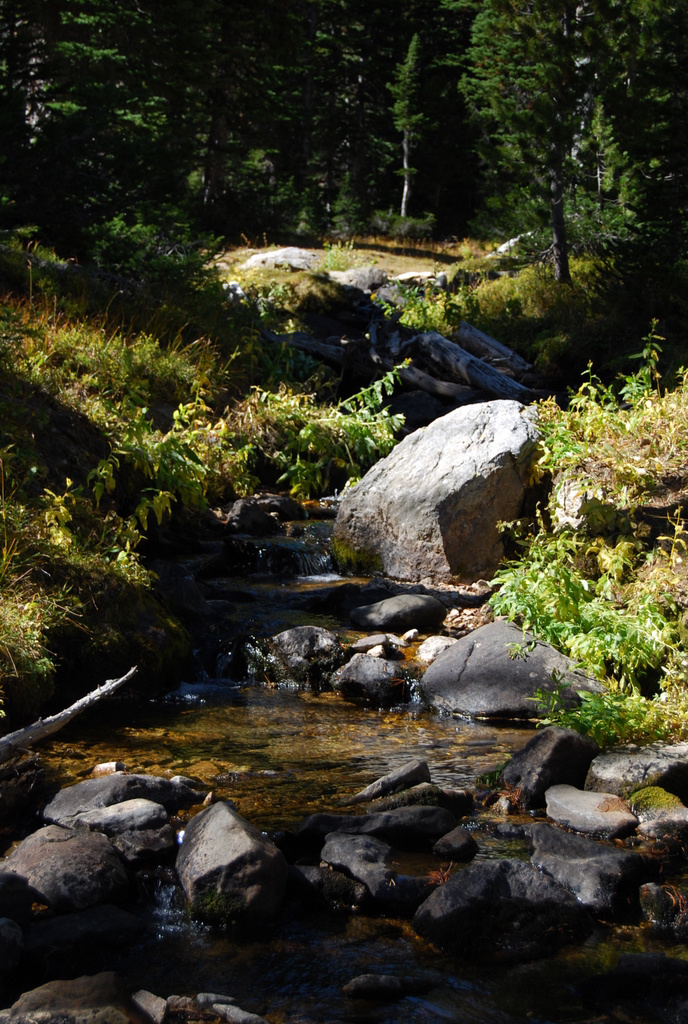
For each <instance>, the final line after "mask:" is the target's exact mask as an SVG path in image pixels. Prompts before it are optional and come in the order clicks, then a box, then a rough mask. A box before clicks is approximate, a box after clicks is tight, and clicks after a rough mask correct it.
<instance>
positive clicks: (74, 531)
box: [0, 243, 688, 742]
mask: <svg viewBox="0 0 688 1024" xmlns="http://www.w3.org/2000/svg"><path fill="white" fill-rule="evenodd" d="M465 251H466V252H467V257H466V258H467V259H470V260H473V261H475V260H476V258H479V259H482V258H483V257H476V256H475V255H474V254H470V255H469V254H468V245H466V250H465ZM360 253H361V250H357V249H355V248H354V247H353V246H352V247H350V249H349V258H350V259H352V260H353V261H354V262H358V261H359V258H360ZM24 258H25V249H24V248H23V247H22V246H21V245H19V244H18V243H16V244H15V246H14V247H9V248H8V249H7V250H6V251H5V252H4V254H3V255H2V257H1V262H2V268H3V274H4V278H5V281H6V282H7V281H8V279H9V278H10V277H12V275H14V278H13V281H12V289H11V290H9V289H8V290H6V294H5V296H4V299H3V301H2V320H1V331H0V413H1V415H0V472H1V477H0V483H1V493H0V526H1V528H2V536H1V538H0V540H1V541H2V547H1V554H2V558H1V561H0V585H1V586H2V591H3V601H2V605H0V608H1V611H0V652H1V662H2V679H1V682H2V686H3V689H4V694H5V698H6V701H7V706H8V709H9V710H10V711H11V713H12V715H13V717H15V718H17V717H18V718H22V717H26V716H27V715H30V714H35V713H36V712H37V711H38V710H39V709H40V708H41V707H43V706H44V705H45V704H46V702H48V703H49V700H50V697H51V695H52V693H53V690H54V685H55V680H56V679H57V680H58V685H59V686H60V687H61V686H63V685H64V684H63V683H62V680H63V678H64V676H65V670H66V669H68V670H69V671H71V672H74V673H76V674H79V673H84V672H92V671H96V670H98V671H101V670H102V669H103V668H104V666H105V665H107V666H108V669H109V666H112V671H118V670H119V666H120V664H122V663H123V662H124V661H126V659H127V658H128V657H129V656H130V655H133V649H134V648H133V645H135V644H140V645H141V650H139V651H137V655H136V657H138V659H139V660H140V659H141V657H143V659H144V664H146V659H147V666H148V667H149V668H151V669H156V668H157V669H158V670H159V669H160V667H161V661H162V660H164V659H163V655H162V653H161V652H160V650H158V649H156V646H155V644H154V643H151V637H150V632H151V631H150V630H146V628H145V627H143V626H142V622H145V621H146V620H148V621H150V618H151V616H153V618H154V619H156V625H155V628H156V629H159V630H160V631H161V632H162V633H163V634H164V635H165V636H166V638H167V640H166V643H168V642H169V641H170V638H171V640H172V644H171V646H170V648H169V650H170V651H171V652H173V653H174V656H175V657H177V658H178V657H179V653H180V651H181V650H182V649H183V644H184V639H183V628H182V627H181V626H180V625H179V624H178V623H176V622H175V621H174V620H173V619H172V617H171V616H167V615H166V614H165V613H164V611H163V609H162V607H161V606H160V605H158V604H157V603H156V602H155V601H153V600H152V599H151V598H152V594H153V589H154V582H155V581H154V576H153V575H152V574H151V572H150V571H149V569H147V568H146V565H147V564H148V562H149V559H150V556H151V555H155V551H156V542H157V539H158V537H159V534H160V528H161V527H163V526H164V528H165V529H166V530H168V531H169V529H170V528H172V529H174V528H175V524H176V526H181V524H182V523H183V522H184V520H185V518H186V517H188V516H197V515H200V514H201V513H202V510H203V509H205V508H208V507H209V506H210V507H211V506H217V505H220V504H222V503H223V502H226V501H228V500H230V499H231V498H233V497H234V496H237V495H242V494H248V493H251V492H252V491H253V489H254V488H255V487H256V486H258V485H260V484H270V485H273V486H275V485H277V486H280V487H282V488H284V489H288V490H291V491H292V493H294V494H295V495H297V496H301V497H309V496H320V495H322V494H324V493H326V492H328V490H331V488H332V484H333V481H335V482H337V483H338V484H339V485H340V486H341V485H343V483H345V482H346V480H347V479H351V478H354V479H355V478H356V477H357V476H358V475H360V474H361V473H362V472H364V471H365V469H366V468H367V467H368V466H369V465H371V464H372V462H373V461H375V459H376V458H378V457H379V456H380V455H381V454H383V453H384V452H385V450H389V448H390V447H391V446H392V445H393V444H394V443H395V438H396V436H398V435H397V434H396V433H395V432H396V431H397V430H398V428H399V426H400V421H399V419H398V418H396V417H392V416H390V415H389V414H388V412H387V410H386V408H385V405H384V402H385V399H386V397H387V392H388V391H391V390H392V388H393V387H394V383H395V381H394V375H393V374H391V375H388V376H387V377H386V378H384V379H381V380H379V381H378V382H377V383H376V384H375V385H374V386H373V387H371V388H368V389H365V390H364V391H363V392H361V393H359V394H357V395H355V396H350V397H349V398H347V399H344V400H342V399H338V398H337V397H336V395H335V388H334V381H333V379H332V373H331V371H329V372H328V371H327V370H326V369H325V368H324V367H323V366H322V365H320V364H318V363H316V362H315V361H314V360H312V359H311V358H310V357H307V356H304V355H303V354H299V353H296V352H295V351H294V350H290V349H288V348H286V347H285V346H276V345H274V344H273V343H270V342H267V341H265V340H264V339H262V337H261V333H260V331H261V328H262V327H263V326H264V325H265V324H266V323H268V324H269V325H270V326H271V327H275V326H278V327H284V326H285V325H291V326H292V327H294V326H298V317H299V302H300V297H302V296H303V295H304V294H306V293H307V291H308V288H307V281H306V279H307V275H305V274H304V275H302V276H301V280H300V281H299V282H297V281H296V280H295V279H294V278H295V276H294V275H291V279H290V280H288V281H285V282H283V283H282V284H280V280H279V278H280V274H279V272H277V271H275V272H273V273H274V275H275V280H274V281H273V285H272V287H271V288H266V285H265V281H264V280H263V279H262V278H259V279H256V280H251V277H250V275H247V276H246V279H245V280H244V281H243V282H242V283H243V285H244V287H245V289H246V291H247V295H248V300H247V301H246V302H245V303H243V304H242V305H240V306H231V305H228V304H227V302H226V301H225V298H224V296H223V293H222V289H221V287H220V285H219V283H218V281H217V279H216V278H215V277H214V276H213V275H212V274H208V275H207V276H205V275H202V276H201V277H200V278H199V279H198V281H197V282H196V283H195V284H194V285H193V286H189V290H188V293H187V300H184V299H183V298H182V297H181V293H178V296H177V298H178V302H179V304H178V306H175V304H174V303H166V304H162V305H161V304H160V303H159V301H158V300H156V299H154V298H153V297H151V296H148V298H147V299H146V300H145V301H144V299H143V297H142V295H141V294H139V295H135V296H134V298H133V299H129V298H127V297H126V296H124V297H123V296H122V294H118V293H115V295H114V297H113V296H110V299H109V300H108V302H109V305H108V302H103V301H101V309H100V311H99V312H96V309H97V306H98V302H97V292H98V289H99V288H100V287H101V286H100V284H99V283H98V281H97V280H96V281H94V282H89V281H88V280H87V279H83V280H81V279H80V281H79V285H78V287H75V285H74V284H73V282H71V280H70V282H69V287H67V288H65V287H64V285H63V284H62V283H61V282H62V281H63V279H64V276H63V275H64V267H63V265H62V264H60V263H59V261H56V260H54V258H53V259H50V258H48V255H47V254H44V256H42V257H41V259H42V260H43V261H44V263H43V264H42V267H41V269H40V270H39V271H37V270H36V269H33V270H31V271H30V270H29V268H28V267H26V266H25V265H24V267H23V268H21V267H20V265H19V264H20V261H23V260H24ZM228 258H229V257H228ZM457 263H458V266H459V267H460V266H461V262H460V261H457ZM235 273H236V271H235ZM22 274H23V279H22V277H21V275H22ZM511 275H513V276H511ZM6 288H7V285H6ZM517 290H518V292H519V293H520V296H521V298H520V299H519V307H518V316H519V317H520V318H521V321H522V323H521V328H520V332H521V333H524V328H525V325H527V324H528V323H530V326H531V340H532V336H533V335H536V334H539V335H540V336H542V330H543V328H542V324H543V321H546V322H547V323H548V324H549V325H550V328H551V329H552V330H553V332H554V335H555V336H558V337H561V336H563V334H564V332H565V331H566V330H567V329H568V326H569V325H570V323H571V319H572V318H571V309H572V306H573V305H574V304H575V303H578V307H577V308H578V315H579V319H580V318H581V317H582V314H583V312H584V309H585V307H587V308H588V322H590V323H591V324H594V318H595V315H596V313H595V308H594V302H592V301H591V299H590V297H589V296H586V297H585V298H584V300H580V302H579V300H578V299H577V298H576V297H575V296H574V297H573V298H572V299H569V300H568V301H567V302H564V303H557V302H556V301H555V302H553V303H552V305H551V307H548V304H547V296H548V295H553V296H554V297H555V299H556V297H557V294H558V293H557V292H556V291H554V292H553V291H551V277H550V278H549V280H548V277H547V272H546V271H543V270H541V271H539V272H537V273H535V272H534V271H533V270H532V269H530V268H526V269H525V270H524V271H522V272H521V273H520V274H518V273H517V272H516V271H514V270H513V269H512V271H511V274H510V275H504V276H502V277H500V278H498V279H492V278H490V277H484V278H482V277H480V276H478V277H476V280H475V283H474V284H473V285H472V286H470V287H469V286H464V287H462V288H460V289H459V290H458V291H457V292H456V293H443V292H440V293H431V292H426V291H424V290H423V289H417V290H416V291H415V292H414V293H410V294H409V302H408V304H407V306H406V308H405V310H404V313H403V317H402V320H405V321H406V322H407V323H408V324H409V325H410V326H423V327H430V326H432V328H433V329H438V330H443V331H445V332H447V333H450V332H451V330H452V325H453V323H454V320H455V318H456V317H457V316H458V317H459V318H462V317H463V316H464V315H472V317H473V318H474V319H477V320H478V321H479V322H480V323H482V324H484V325H488V324H489V325H490V326H491V327H492V329H493V330H494V327H495V325H496V324H499V323H500V322H504V321H506V320H507V319H508V318H509V317H511V318H512V319H513V317H514V315H515V306H514V295H515V292H516V291H517ZM316 291H317V289H316ZM500 295H501V300H502V301H501V308H500V305H499V296H500ZM276 300H277V301H276ZM146 302H148V303H149V305H148V308H147V309H146ZM583 303H584V304H585V306H584V305H583ZM287 304H288V305H291V306H293V308H288V305H287ZM127 317H128V318H129V319H127ZM657 332H658V328H657V325H656V324H652V325H651V327H650V329H649V332H648V334H647V335H646V336H645V338H644V339H639V340H638V342H637V345H636V347H637V349H638V351H637V353H635V355H637V357H638V358H637V359H636V360H633V359H629V360H627V362H626V366H627V370H626V372H625V373H624V374H623V375H620V376H617V377H616V378H613V379H612V380H611V381H610V382H609V383H605V382H603V381H602V380H601V379H600V378H599V377H597V376H596V375H595V373H594V372H593V370H592V369H590V370H589V371H588V372H587V373H586V375H585V379H584V382H583V384H582V385H581V387H580V388H579V389H578V390H577V391H575V392H574V393H572V394H571V396H570V399H569V401H568V407H567V408H566V409H562V408H561V407H560V405H558V404H557V403H556V402H555V401H554V400H553V399H550V400H548V401H546V402H542V403H540V407H539V417H540V423H541V427H542V432H543V440H542V455H541V459H540V464H539V473H540V475H541V477H542V479H543V480H545V481H550V482H551V483H550V486H551V490H552V495H553V497H552V499H551V500H550V502H549V503H548V504H546V505H543V506H541V508H540V509H539V512H538V515H537V516H536V518H535V519H533V520H524V521H523V522H519V523H513V524H505V530H508V531H509V534H510V537H511V544H512V551H513V554H514V557H513V559H512V560H511V561H510V562H509V563H508V564H506V565H505V566H504V567H503V569H502V570H501V571H500V572H499V573H498V574H497V577H496V580H495V581H494V582H495V585H496V592H495V595H494V597H493V599H492V602H493V607H494V610H495V612H496V613H498V614H504V615H507V616H508V617H509V618H511V619H514V620H516V621H517V622H519V623H521V624H522V625H523V626H524V628H528V629H530V630H532V631H533V632H534V633H535V634H536V635H537V636H539V637H541V638H543V639H545V640H547V641H549V642H551V643H553V644H555V646H557V647H558V648H559V649H561V650H564V651H565V652H566V653H568V654H570V656H571V657H573V658H574V659H575V660H576V661H578V662H579V663H580V664H581V665H582V666H583V667H584V668H586V669H587V670H588V671H590V672H592V673H594V674H595V675H597V676H598V677H599V678H601V679H604V680H605V681H606V682H607V684H608V688H609V689H608V693H606V694H605V695H603V697H602V698H597V697H591V698H589V699H588V698H586V700H585V701H584V705H583V708H582V710H581V712H578V713H573V712H570V711H568V710H567V709H565V708H564V706H563V705H560V703H559V702H557V700H556V699H554V701H550V703H549V705H548V706H547V712H548V715H549V718H550V719H551V720H552V721H561V722H564V723H566V724H568V725H573V726H574V727H578V728H581V729H583V730H585V731H588V732H592V733H593V735H595V736H596V738H598V739H600V740H604V742H613V741H614V740H618V739H631V738H641V737H646V738H647V737H651V736H669V735H671V736H674V737H676V736H683V735H684V733H685V725H684V722H685V721H686V719H687V714H686V713H687V712H688V700H687V699H686V689H685V686H686V678H687V676H686V673H687V669H688V665H687V664H686V657H685V650H684V641H685V632H686V625H685V618H686V612H687V609H688V576H687V574H686V564H688V563H687V557H688V553H687V552H686V538H685V536H684V532H683V521H682V511H681V510H682V505H681V501H682V495H683V493H684V491H685V489H686V486H687V484H688V470H687V468H686V467H687V466H688V434H687V433H686V429H685V423H686V422H687V418H686V415H685V413H686V404H687V403H688V392H687V390H686V381H685V378H684V377H683V376H681V375H679V376H674V377H673V378H671V379H670V381H669V382H668V384H667V386H665V383H664V380H663V378H662V376H661V370H660V367H661V365H662V362H661V361H662V358H663V355H664V353H663V351H662V345H663V343H664V339H663V338H661V337H660V336H659V335H658V333H657ZM522 347H523V349H524V350H528V343H527V342H526V344H525V345H524V346H522ZM571 491H573V509H574V511H573V513H572V512H571V510H570V509H567V506H566V503H565V501H564V497H565V496H566V495H569V498H567V499H566V500H568V501H570V500H571V498H570V492H571ZM561 496H564V497H561ZM558 502H559V503H560V504H561V506H562V509H563V511H562V510H559V509H558ZM567 515H568V516H569V517H570V516H571V515H572V516H573V518H572V519H570V521H567Z"/></svg>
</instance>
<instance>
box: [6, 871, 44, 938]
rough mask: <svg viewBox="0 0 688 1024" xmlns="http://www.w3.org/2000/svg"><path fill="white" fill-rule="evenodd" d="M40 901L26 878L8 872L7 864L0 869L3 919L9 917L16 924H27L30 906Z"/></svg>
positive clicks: (29, 917)
mask: <svg viewBox="0 0 688 1024" xmlns="http://www.w3.org/2000/svg"><path fill="white" fill-rule="evenodd" d="M39 899H40V897H39V895H38V893H37V892H36V890H35V889H33V888H32V887H31V886H30V885H29V883H28V881H27V879H26V878H24V876H23V875H21V874H15V872H14V871H11V870H8V868H7V862H5V865H4V866H3V867H2V869H0V908H1V910H2V914H3V916H4V917H11V918H12V920H13V921H16V922H17V924H22V925H23V924H28V922H29V921H30V920H31V905H32V904H33V903H34V902H38V901H39Z"/></svg>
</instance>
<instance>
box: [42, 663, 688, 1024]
mask: <svg viewBox="0 0 688 1024" xmlns="http://www.w3.org/2000/svg"><path fill="white" fill-rule="evenodd" d="M530 735H532V733H531V732H530V731H528V730H524V729H521V728H495V727H492V726H488V725H484V724H480V723H469V722H464V721H461V720H457V719H453V718H450V717H442V716H438V715H435V714H431V713H428V712H427V711H423V710H421V709H420V708H419V707H410V708H404V709H400V710H392V711H377V710H371V709H366V708H361V707H358V706H354V705H352V704H347V703H346V702H345V701H343V700H342V699H341V698H339V697H338V696H336V695H334V694H330V693H326V694H321V695H316V694H313V693H307V692H296V691H290V690H281V689H272V688H268V687H263V686H255V685H254V686H251V687H239V686H236V685H234V686H232V685H231V684H230V683H229V681H225V685H224V692H220V693H218V692H215V693H214V694H213V696H212V699H210V698H209V697H207V696H206V697H205V698H199V697H196V698H194V699H189V698H188V697H187V698H181V697H180V698H179V699H177V700H174V701H169V702H167V703H164V704H162V705H161V704H149V705H146V706H143V707H141V706H137V707H135V708H134V707H131V706H127V705H126V704H111V705H110V706H109V707H108V709H107V714H104V713H103V712H102V711H101V712H100V713H98V712H94V713H93V714H92V715H91V716H90V717H89V718H88V719H83V718H82V719H81V721H80V722H79V721H78V720H77V721H75V722H74V723H72V724H70V726H68V727H67V729H65V730H63V731H62V732H61V733H59V734H58V736H57V737H56V738H55V739H54V740H53V742H52V743H50V744H48V745H46V758H47V761H48V763H49V765H50V768H51V770H52V772H53V773H54V774H55V776H56V778H57V779H59V780H60V781H61V782H62V783H64V784H68V783H70V782H74V781H76V780H77V778H79V777H82V776H85V775H86V774H87V773H88V772H90V769H91V767H92V766H93V765H94V764H96V763H98V762H100V761H110V760H117V759H118V760H122V761H124V763H125V764H126V765H127V767H128V768H129V770H130V771H143V772H154V773H173V774H176V773H181V774H186V775H190V776H193V777H195V778H199V779H201V780H203V781H204V782H205V783H207V784H208V785H209V786H211V787H212V789H213V791H214V792H215V794H216V795H217V796H218V797H220V798H230V799H232V800H234V801H235V803H236V805H237V807H238V809H239V811H240V812H241V813H242V814H243V815H244V816H245V817H246V818H248V819H249V820H250V821H252V822H254V823H255V824H256V825H258V826H259V827H260V828H262V829H264V830H266V831H272V830H278V829H285V828H286V829H290V828H293V827H294V826H295V825H297V824H298V823H299V822H300V821H301V820H302V819H303V818H304V817H305V816H306V815H307V814H309V813H314V812H316V811H322V810H327V811H329V810H337V809H338V807H339V805H341V804H342V802H345V801H346V799H347V797H349V796H351V795H352V794H353V793H355V792H357V791H358V790H360V789H362V788H363V787H364V786H366V785H368V784H369V783H370V782H371V781H373V780H374V779H375V778H378V777H379V776H381V775H383V774H386V773H387V772H389V771H391V770H393V769H394V768H396V767H399V766H400V765H402V764H404V763H405V762H406V761H408V760H410V759H412V758H415V757H422V758H423V759H425V760H426V761H427V762H428V765H429V767H430V770H431V775H432V778H433V781H435V782H437V783H438V784H440V785H442V786H448V787H454V788H463V787H466V786H468V787H473V786H474V785H475V780H476V777H477V776H478V775H479V774H480V773H482V772H484V771H489V770H491V769H493V768H495V767H496V766H498V765H499V764H501V763H503V761H504V760H505V759H506V758H507V757H508V756H509V754H510V753H511V752H513V751H514V750H515V749H518V748H519V747H521V746H522V745H523V743H524V742H525V741H526V740H527V739H528V738H529V736H530ZM510 820H511V819H510ZM183 824H184V821H183V820H180V822H179V825H180V827H183ZM467 824H469V826H470V827H472V828H474V829H475V834H476V837H477V839H478V842H479V844H480V854H479V856H481V857H493V856H519V855H520V856H527V848H526V844H525V843H524V842H519V841H511V842H509V841H505V840H500V839H495V838H494V837H492V836H491V835H490V834H489V830H488V829H487V827H486V824H485V822H484V821H483V819H482V818H481V816H480V815H478V816H477V817H475V818H474V819H472V820H470V821H468V822H467ZM431 866H432V865H431V863H430V862H429V861H428V863H427V864H425V865H424V863H423V858H422V857H417V858H416V863H415V870H417V871H418V872H420V873H422V872H423V871H424V870H427V869H428V868H430V867H431ZM435 866H436V865H435ZM403 867H404V869H405V870H413V869H414V868H413V866H412V865H409V864H408V863H406V864H404V865H403ZM139 912H140V913H141V914H143V915H144V916H145V917H146V918H147V921H148V923H149V931H148V933H147V936H146V938H145V940H144V941H142V942H141V943H139V944H137V945H136V947H134V948H132V949H130V950H124V951H122V952H121V953H120V954H118V955H117V956H115V957H114V958H113V957H110V958H108V962H107V966H108V967H109V968H111V969H115V970H118V971H119V972H120V973H122V974H123V975H124V976H125V977H126V978H127V980H128V981H129V982H130V984H132V986H133V987H134V988H139V987H141V988H146V989H148V990H149V991H152V992H155V993H156V994H159V995H162V996H165V997H166V996H168V995H171V994H173V993H174V994H177V995H195V994H196V993H197V992H200V991H214V992H221V993H226V994H229V995H232V996H233V997H234V998H235V999H236V1000H237V1001H238V1004H239V1005H240V1006H242V1007H243V1008H244V1009H247V1010H249V1011H251V1012H254V1013H259V1014H261V1015H263V1016H265V1017H266V1018H267V1019H268V1020H269V1021H270V1022H271V1024H344V1022H359V1021H360V1022H374V1024H397V1022H405V1024H430V1022H434V1021H445V1020H446V1021H461V1022H466V1024H484V1022H494V1024H516V1022H526V1021H530V1022H532V1021H535V1022H542V1024H544V1022H552V1024H554V1022H561V1024H565V1022H566V1024H568V1022H571V1024H583V1022H588V1021H593V1020H596V1021H605V1020H609V1021H613V1020H617V1019H619V1018H615V1017H605V1016H604V1015H599V1014H595V1013H593V1012H591V1010H590V1008H589V1007H587V1006H586V1005H585V1003H584V1001H583V997H582V995H581V993H582V991H583V990H584V988H585V985H584V979H585V977H586V976H587V975H588V974H590V973H596V972H598V971H603V970H606V969H608V968H609V967H610V966H613V965H614V964H615V963H616V960H617V958H618V956H619V953H620V952H621V951H637V950H639V949H649V948H662V949H665V950H668V951H669V952H672V951H673V952H676V950H671V949H669V948H668V947H665V946H661V944H659V945H658V944H657V942H656V941H655V940H652V939H650V937H649V936H648V935H647V933H646V932H645V931H644V930H643V929H641V928H628V929H617V930H600V932H599V933H598V934H596V935H595V936H594V937H593V939H591V940H589V942H588V943H587V944H586V945H585V946H583V947H581V948H577V949H571V950H564V951H562V952H560V953H559V954H558V955H557V956H555V957H553V958H551V959H548V960H545V961H541V962H538V963H535V964H528V965H520V966H505V965H492V966H489V965H481V964H475V963H471V962H470V961H464V960H461V959H459V958H457V957H453V956H448V955H446V954H444V953H443V952H441V951H439V950H437V949H435V948H434V947H432V946H430V945H429V944H428V943H426V942H424V941H423V940H421V939H420V938H419V937H418V936H416V935H415V933H414V932H413V930H412V929H411V927H410V925H409V923H408V921H406V920H403V919H395V918H389V917H385V916H367V915H365V914H353V915H338V916H332V915H303V914H298V913H294V912H289V913H287V914H285V916H284V919H283V920H281V921H279V922H277V923H276V924H275V926H274V928H272V929H271V931H270V932H269V934H266V935H262V936H260V937H259V938H253V939H247V938H246V937H239V936H232V935H224V934H217V933H213V932H212V931H211V930H209V929H207V928H205V927H202V926H198V925H194V924H192V923H190V922H189V921H188V920H187V918H186V914H185V911H184V907H183V906H182V903H181V901H180V900H179V897H178V894H177V893H176V891H175V888H174V886H173V885H172V884H171V879H169V878H166V877H164V876H163V877H160V876H159V875H158V876H157V877H156V876H151V877H150V878H148V879H146V880H145V882H144V884H143V888H142V900H141V905H140V910H139ZM681 952H683V951H681ZM81 967H83V965H81ZM81 967H79V966H75V973H80V972H81V973H83V971H82V970H81ZM368 973H378V974H394V975H398V976H399V975H400V976H402V977H414V978H419V979H422V980H423V981H424V983H425V985H426V986H427V991H424V992H423V994H418V995H408V996H406V997H405V998H404V999H402V1000H400V1001H399V1002H395V1003H386V1002H382V1003H375V1002H372V1003H371V1002H361V1001H355V1000H351V999H347V998H346V997H345V996H344V995H343V994H342V991H341V989H342V986H343V985H345V984H346V983H347V982H348V981H350V980H351V979H352V978H354V977H356V976H357V975H360V974H368ZM623 1019H625V1020H626V1019H628V1020H631V1021H633V1020H637V1022H638V1024H640V1022H641V1021H642V1022H648V1024H651V1022H652V1021H653V1020H654V1019H655V1018H654V1017H652V1016H648V1011H647V1008H644V1009H643V1011H642V1014H641V1015H640V1016H639V1017H637V1018H633V1017H626V1018H623Z"/></svg>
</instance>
